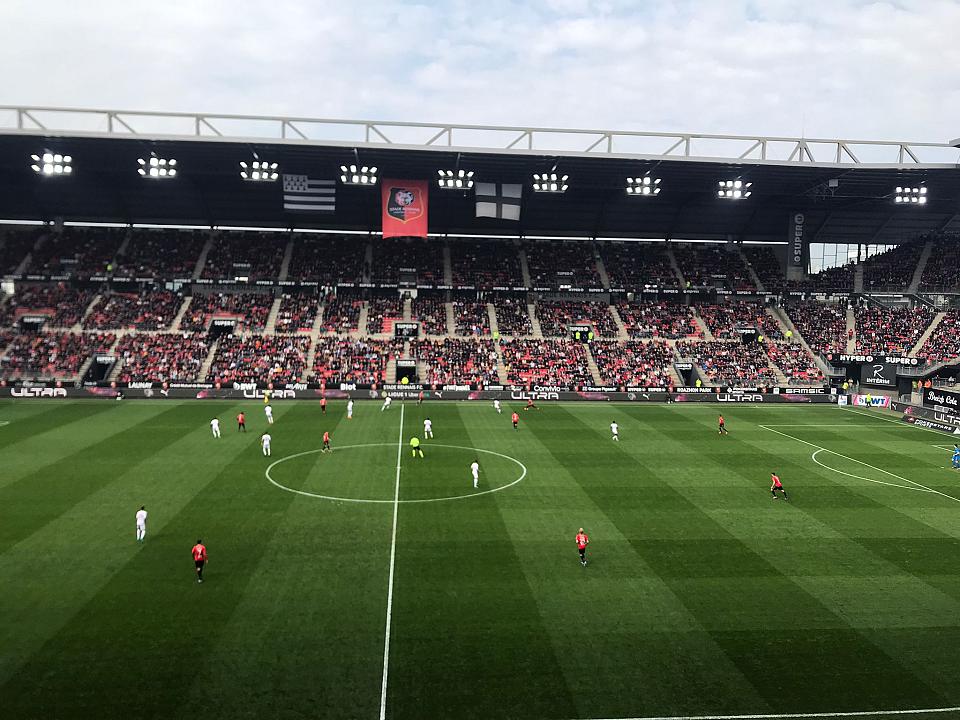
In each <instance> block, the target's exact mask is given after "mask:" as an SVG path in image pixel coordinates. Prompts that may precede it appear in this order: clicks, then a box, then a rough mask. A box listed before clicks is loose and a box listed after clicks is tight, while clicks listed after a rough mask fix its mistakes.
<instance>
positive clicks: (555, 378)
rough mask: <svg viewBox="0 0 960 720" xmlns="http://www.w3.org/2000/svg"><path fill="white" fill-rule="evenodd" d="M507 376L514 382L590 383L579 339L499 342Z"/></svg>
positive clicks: (518, 383) (584, 352)
mask: <svg viewBox="0 0 960 720" xmlns="http://www.w3.org/2000/svg"><path fill="white" fill-rule="evenodd" d="M500 350H501V352H502V354H503V364H504V366H505V367H506V370H507V379H508V381H509V382H510V383H513V384H515V385H527V384H531V385H592V384H593V377H592V376H591V374H590V368H589V366H588V364H587V352H586V350H585V349H584V345H583V344H582V343H578V342H575V341H573V340H523V339H513V340H507V341H504V342H503V343H501V346H500Z"/></svg>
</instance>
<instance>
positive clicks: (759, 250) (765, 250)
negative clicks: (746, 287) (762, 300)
mask: <svg viewBox="0 0 960 720" xmlns="http://www.w3.org/2000/svg"><path fill="white" fill-rule="evenodd" d="M742 249H743V254H744V256H745V257H746V258H747V262H749V263H750V267H752V268H753V271H754V272H755V273H756V274H757V277H758V278H760V282H761V283H763V288H764V290H766V291H767V292H768V293H780V292H782V291H783V290H784V289H785V287H786V279H785V277H784V274H783V267H782V266H781V265H780V261H779V260H778V259H777V256H776V253H774V252H773V249H772V248H770V247H767V246H766V245H744V246H743V248H742Z"/></svg>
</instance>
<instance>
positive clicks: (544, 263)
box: [523, 241, 600, 290]
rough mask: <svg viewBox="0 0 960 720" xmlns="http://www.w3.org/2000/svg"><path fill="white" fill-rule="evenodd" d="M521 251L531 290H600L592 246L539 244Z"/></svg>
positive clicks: (583, 244) (580, 243) (581, 244)
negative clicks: (541, 288)
mask: <svg viewBox="0 0 960 720" xmlns="http://www.w3.org/2000/svg"><path fill="white" fill-rule="evenodd" d="M523 248H524V251H525V252H526V255H527V267H528V269H529V271H530V282H532V283H533V285H534V287H544V288H549V289H551V290H556V289H558V288H562V287H563V286H572V287H600V275H599V273H598V272H597V261H596V259H595V258H594V255H593V252H594V251H593V245H592V244H590V243H587V242H558V241H540V242H528V243H526V244H524V246H523Z"/></svg>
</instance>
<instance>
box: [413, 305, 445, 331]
mask: <svg viewBox="0 0 960 720" xmlns="http://www.w3.org/2000/svg"><path fill="white" fill-rule="evenodd" d="M410 307H411V313H412V315H411V317H412V319H413V320H414V321H415V322H419V323H420V325H421V329H422V332H423V333H425V334H427V335H446V334H447V306H446V304H445V303H444V302H443V301H442V300H438V299H436V298H424V297H418V298H417V299H416V300H414V301H413V302H412V303H411V306H410Z"/></svg>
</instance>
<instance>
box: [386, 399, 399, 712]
mask: <svg viewBox="0 0 960 720" xmlns="http://www.w3.org/2000/svg"><path fill="white" fill-rule="evenodd" d="M402 452H403V403H400V437H399V438H398V439H397V483H396V486H395V487H394V490H393V535H392V538H391V540H390V580H389V582H388V583H387V623H386V629H385V630H384V634H383V681H382V682H381V684H380V720H386V717H387V675H388V674H389V673H390V625H391V622H392V621H393V568H394V565H395V564H396V561H397V510H398V509H399V508H400V457H401V453H402Z"/></svg>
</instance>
